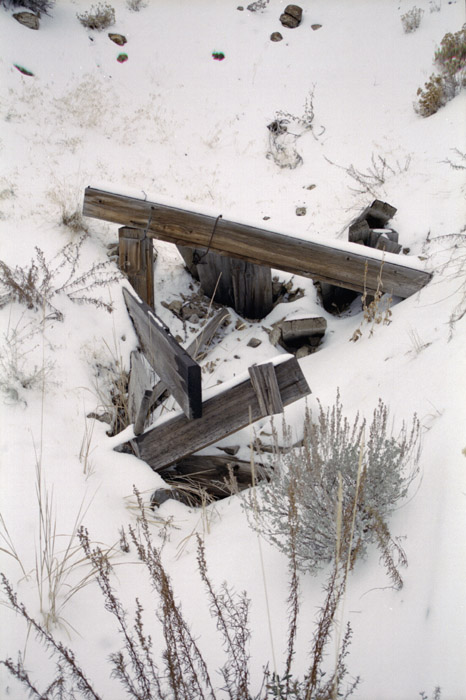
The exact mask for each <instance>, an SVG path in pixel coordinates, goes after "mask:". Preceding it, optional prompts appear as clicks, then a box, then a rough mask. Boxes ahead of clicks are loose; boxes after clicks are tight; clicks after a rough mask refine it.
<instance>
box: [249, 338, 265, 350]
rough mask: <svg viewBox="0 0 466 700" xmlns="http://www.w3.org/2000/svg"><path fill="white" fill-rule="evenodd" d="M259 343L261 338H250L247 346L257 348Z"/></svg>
mask: <svg viewBox="0 0 466 700" xmlns="http://www.w3.org/2000/svg"><path fill="white" fill-rule="evenodd" d="M261 343H262V340H259V338H251V340H250V341H249V343H248V348H258V347H259V345H260V344H261Z"/></svg>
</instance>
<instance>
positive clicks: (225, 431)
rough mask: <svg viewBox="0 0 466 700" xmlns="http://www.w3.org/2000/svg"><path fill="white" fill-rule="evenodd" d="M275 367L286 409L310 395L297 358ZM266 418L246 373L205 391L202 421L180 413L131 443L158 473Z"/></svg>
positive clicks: (284, 359)
mask: <svg viewBox="0 0 466 700" xmlns="http://www.w3.org/2000/svg"><path fill="white" fill-rule="evenodd" d="M273 364H274V370H275V375H276V380H277V384H278V387H279V390H280V398H281V403H282V404H283V406H288V405H289V404H290V403H293V402H294V401H297V400H298V399H301V398H303V397H304V396H307V395H308V394H310V393H311V390H310V389H309V386H308V384H307V382H306V379H305V378H304V375H303V373H302V371H301V368H300V366H299V363H298V361H297V360H296V358H295V357H293V356H292V355H282V356H279V357H278V358H277V359H276V360H275V361H274V363H273ZM267 415H269V414H268V413H267V412H264V411H263V410H262V409H261V406H260V403H259V400H258V398H257V394H256V392H255V390H254V387H253V384H252V381H251V377H250V376H249V373H247V374H246V373H244V374H243V375H241V376H239V377H235V379H233V380H231V381H229V382H226V383H225V384H220V385H219V386H217V387H214V388H213V389H211V390H210V391H208V392H206V396H205V397H204V403H203V406H202V418H199V419H198V420H197V421H189V420H188V419H187V418H186V416H184V415H183V414H182V413H181V412H177V414H176V415H175V416H173V417H169V416H168V417H166V418H164V419H162V420H160V421H159V423H158V424H156V425H155V426H154V427H152V428H150V429H149V430H147V431H146V432H145V433H143V434H142V435H140V436H138V437H136V438H135V439H134V440H132V441H131V444H132V445H133V448H134V451H135V453H136V455H137V456H138V457H139V458H140V459H143V460H144V461H145V462H147V463H148V464H149V465H150V466H151V467H152V469H154V470H155V471H159V470H160V469H163V468H164V467H166V466H168V465H170V464H173V463H174V462H177V461H179V460H180V459H182V458H184V457H187V456H188V455H191V454H193V453H194V452H198V451H199V450H201V449H203V448H204V447H208V446H209V445H211V444H213V443H214V442H217V441H218V440H220V439H222V438H225V437H226V436H227V435H231V434H232V433H234V432H236V431H237V430H241V428H244V427H246V426H247V425H249V424H250V423H253V422H255V421H256V420H259V419H260V418H265V417H266V416H267Z"/></svg>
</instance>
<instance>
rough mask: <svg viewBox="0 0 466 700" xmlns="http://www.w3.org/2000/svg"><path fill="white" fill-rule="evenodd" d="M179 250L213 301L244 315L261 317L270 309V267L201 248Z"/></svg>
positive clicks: (271, 302)
mask: <svg viewBox="0 0 466 700" xmlns="http://www.w3.org/2000/svg"><path fill="white" fill-rule="evenodd" d="M178 250H179V251H180V254H181V255H182V257H183V260H184V261H185V264H186V267H187V268H188V270H189V271H190V272H191V274H192V275H193V276H194V277H196V279H198V280H199V282H200V283H201V287H202V289H203V290H204V293H205V294H206V295H207V296H209V297H211V298H213V299H214V301H216V302H218V303H219V304H225V305H226V306H231V307H233V308H234V309H235V311H237V312H238V313H239V314H240V316H245V317H246V318H256V319H258V318H264V316H267V314H268V313H270V311H272V308H273V299H272V273H271V270H270V267H266V266H263V265H255V264H254V263H250V262H246V261H245V260H238V259H236V258H230V257H228V256H226V255H218V254H217V253H212V252H210V251H209V252H207V253H206V251H205V250H203V249H192V248H187V247H185V246H178ZM197 260H198V261H199V262H196V261H197ZM214 293H215V296H214Z"/></svg>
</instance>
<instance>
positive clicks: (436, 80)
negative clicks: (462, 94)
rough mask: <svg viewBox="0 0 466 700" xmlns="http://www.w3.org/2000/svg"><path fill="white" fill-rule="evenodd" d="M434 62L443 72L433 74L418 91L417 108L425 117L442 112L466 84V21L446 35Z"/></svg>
mask: <svg viewBox="0 0 466 700" xmlns="http://www.w3.org/2000/svg"><path fill="white" fill-rule="evenodd" d="M434 61H435V63H436V64H437V65H438V67H439V68H440V70H441V73H439V74H435V73H433V74H432V75H431V76H430V78H429V80H428V81H427V82H426V83H425V85H424V88H418V91H417V95H418V101H417V103H416V105H415V109H416V111H417V112H418V113H419V114H420V115H421V116H422V117H430V116H431V115H432V114H435V113H436V112H438V110H439V109H440V108H441V107H443V106H444V105H446V103H447V102H449V101H450V100H452V99H453V98H454V97H455V96H456V95H457V94H458V92H459V91H460V90H461V89H462V88H464V87H466V24H465V25H463V27H462V29H460V31H459V32H456V33H455V34H451V33H448V34H445V36H444V37H443V39H442V41H441V43H440V49H439V50H438V51H436V53H435V59H434Z"/></svg>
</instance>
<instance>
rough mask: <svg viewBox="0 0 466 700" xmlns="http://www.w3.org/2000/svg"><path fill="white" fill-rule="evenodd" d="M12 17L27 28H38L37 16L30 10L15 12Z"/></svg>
mask: <svg viewBox="0 0 466 700" xmlns="http://www.w3.org/2000/svg"><path fill="white" fill-rule="evenodd" d="M13 17H14V18H15V20H17V21H18V22H19V23H20V24H23V25H24V26H25V27H27V28H28V29H39V18H38V16H37V15H34V14H33V13H32V12H16V14H14V15H13Z"/></svg>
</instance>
